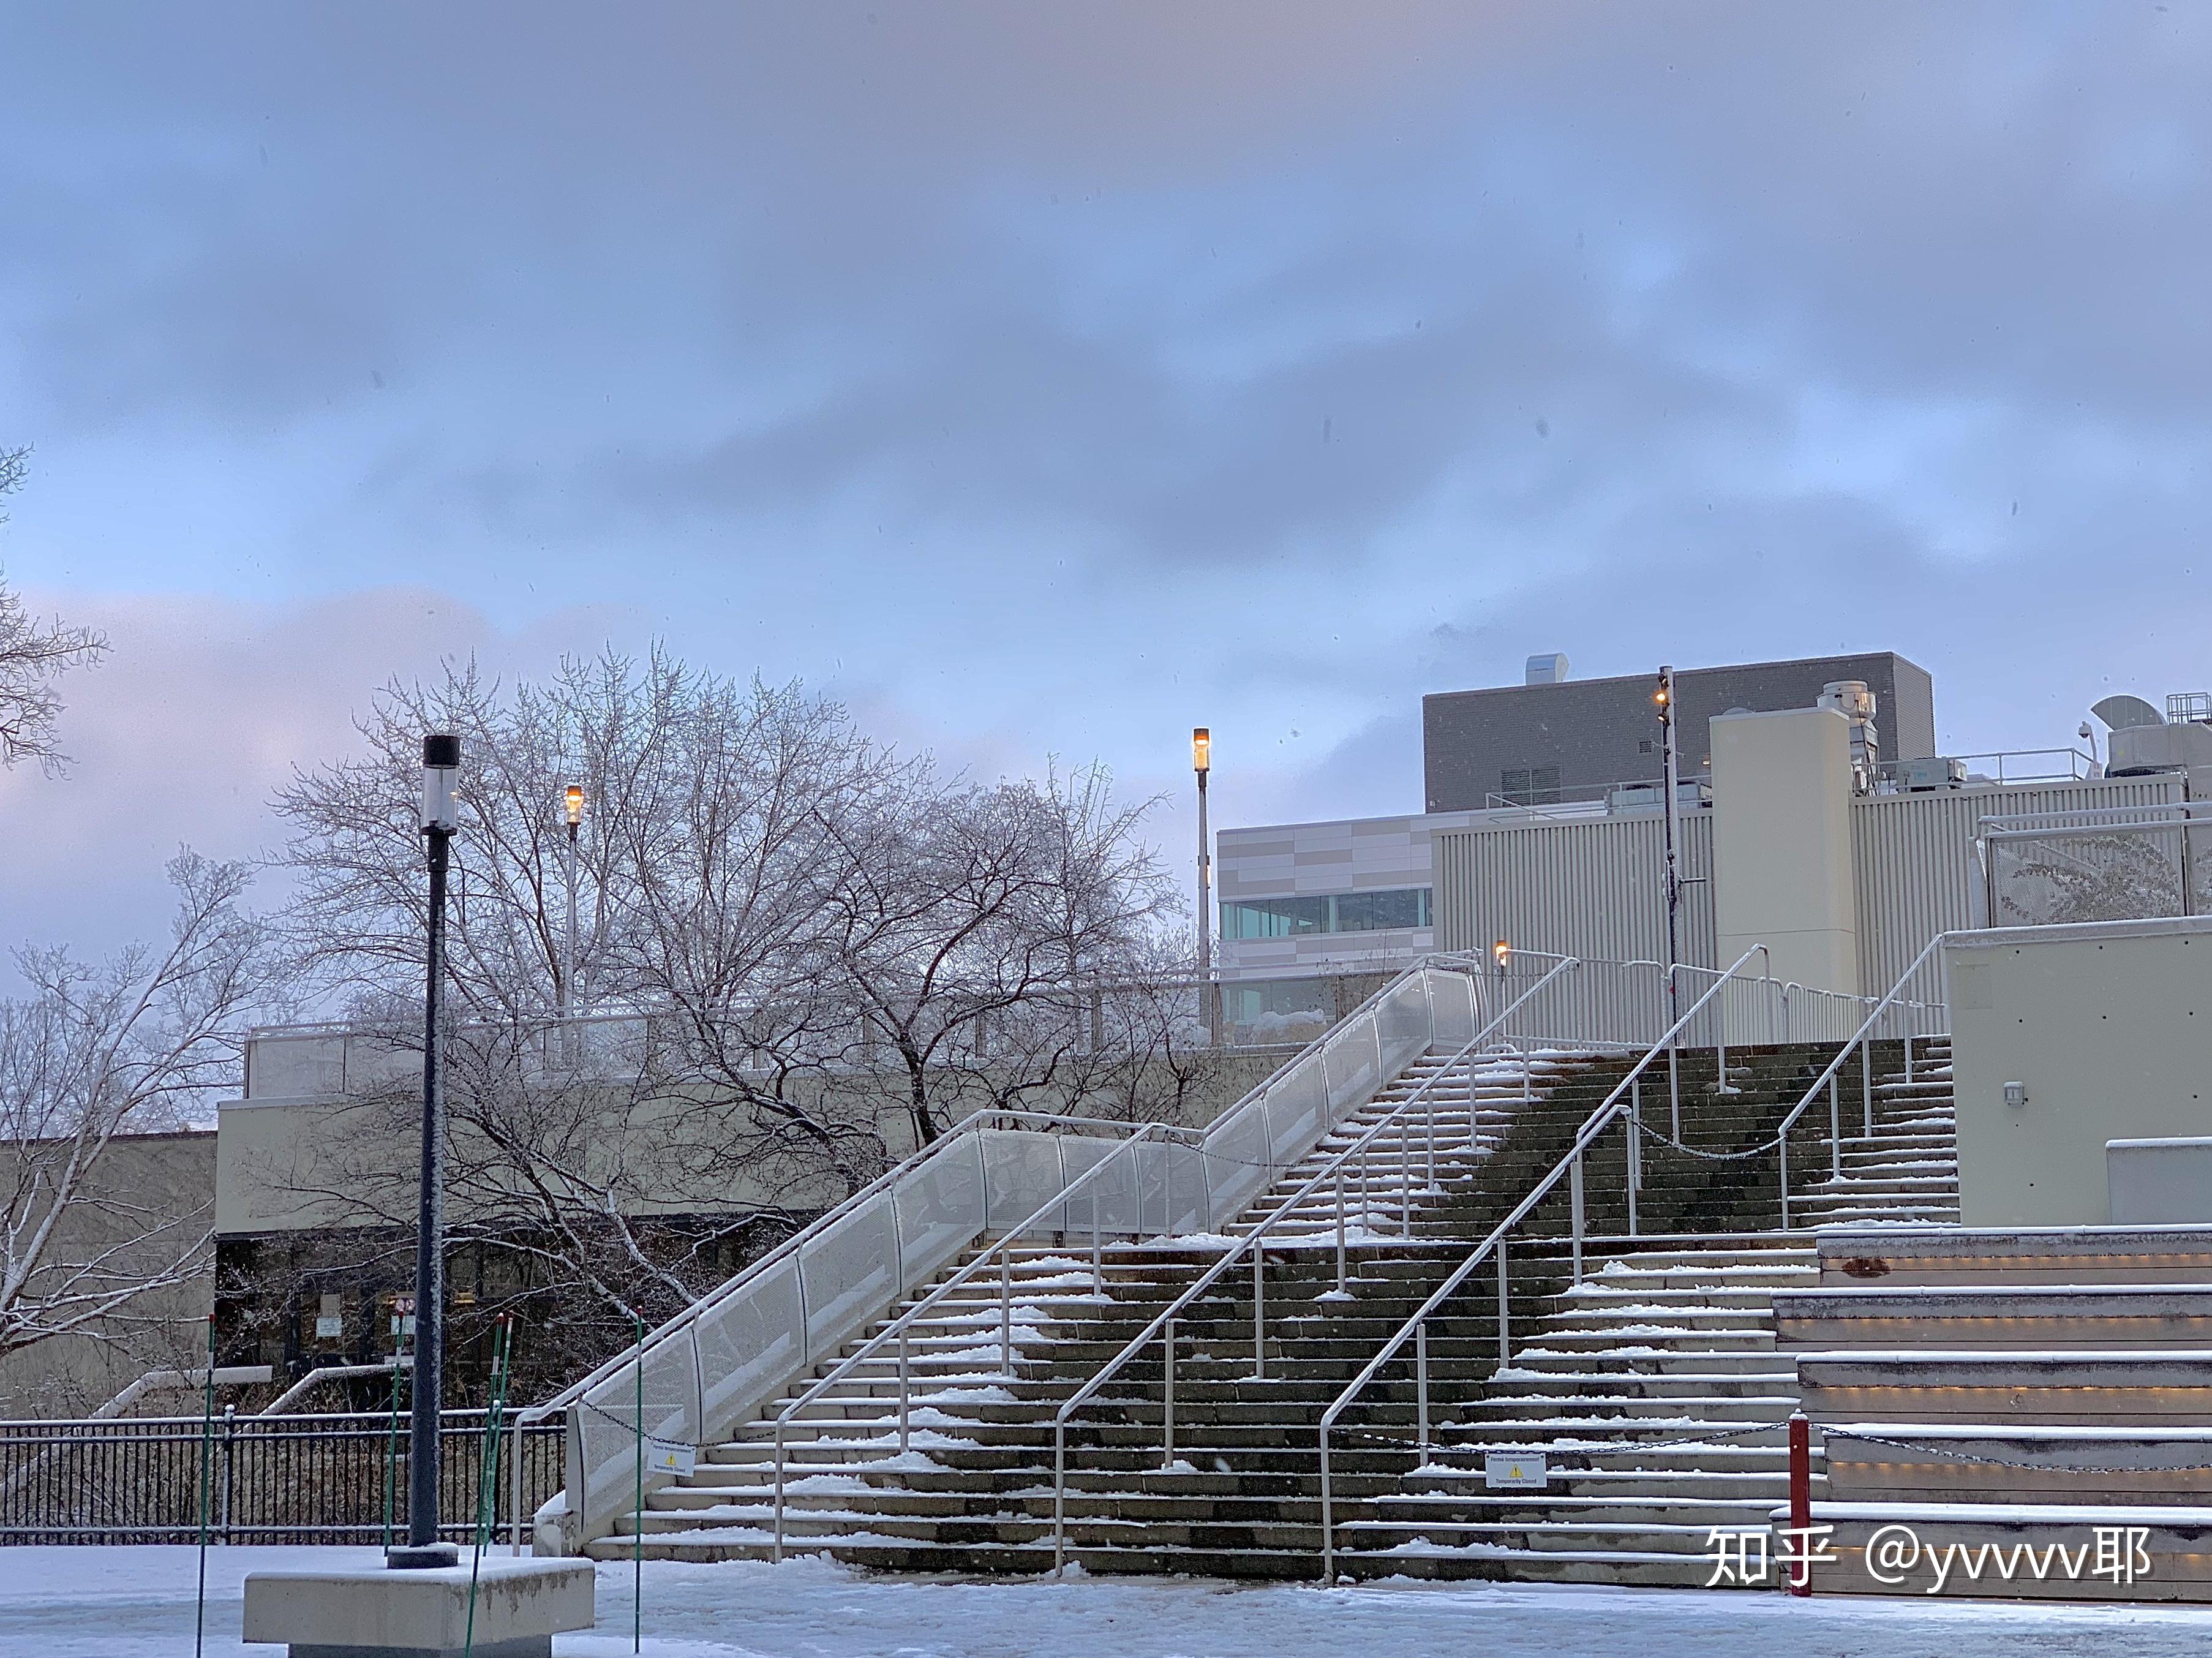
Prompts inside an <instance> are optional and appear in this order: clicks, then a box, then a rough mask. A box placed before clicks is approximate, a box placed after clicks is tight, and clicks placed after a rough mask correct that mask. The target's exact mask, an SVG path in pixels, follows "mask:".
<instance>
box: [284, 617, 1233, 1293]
mask: <svg viewBox="0 0 2212 1658" xmlns="http://www.w3.org/2000/svg"><path fill="white" fill-rule="evenodd" d="M360 730H361V732H362V736H363V738H364V739H365V746H366V750H367V752H366V753H365V755H364V756H362V758H361V759H359V760H357V761H353V762H344V763H342V764H337V765H332V766H326V767H323V768H318V769H316V770H314V771H312V772H303V773H301V774H299V775H298V776H296V777H295V780H294V781H293V783H292V784H291V785H290V786H289V787H288V788H287V789H286V790H285V791H284V792H283V794H282V796H281V797H280V799H279V800H278V802H277V810H278V811H279V812H280V813H281V814H282V815H283V817H285V818H286V819H287V820H288V822H289V825H290V828H291V831H292V833H291V838H290V841H289V846H288V847H287V848H286V849H285V851H284V853H283V855H282V859H281V861H282V863H283V865H285V866H286V867H287V868H288V869H289V871H290V872H292V874H293V876H294V878H295V891H296V894H297V897H296V901H295V904H294V905H293V907H292V908H291V910H290V912H289V923H288V925H289V931H290V933H291V936H292V938H293V942H294V944H295V950H296V952H297V958H298V959H299V960H300V961H301V963H302V964H303V968H304V970H305V972H306V975H307V978H308V979H309V980H310V981H313V982H314V983H317V984H319V986H322V987H325V988H327V989H328V990H329V991H331V993H336V994H337V995H338V996H339V997H340V998H341V999H343V1000H345V1001H347V1002H348V1003H349V1005H351V1006H352V1007H353V1009H354V1011H355V1012H356V1015H357V1016H358V1017H361V1018H362V1019H363V1020H365V1021H367V1022H368V1023H370V1024H371V1025H373V1026H375V1027H378V1028H381V1029H386V1030H387V1031H388V1032H389V1037H388V1041H389V1042H390V1044H391V1046H392V1049H393V1051H394V1052H399V1051H402V1050H404V1049H405V1048H408V1047H409V1046H410V1045H415V1044H418V1043H419V1037H417V1036H415V1035H410V1031H409V1018H410V1015H409V1013H408V1012H407V1010H408V1009H409V1008H410V1007H413V1006H418V1005H419V996H420V987H419V985H418V983H417V975H419V973H420V971H421V969H420V962H421V949H422V945H421V938H422V925H423V919H424V918H423V914H422V902H423V893H424V882H423V879H422V861H421V860H422V852H421V846H420V837H419V835H418V834H417V832H416V795H417V793H418V791H419V761H418V756H419V753H420V741H421V737H422V733H423V732H426V731H436V730H452V731H456V732H459V733H460V735H461V737H462V741H463V749H464V754H465V758H466V763H465V767H464V772H463V778H462V786H461V802H460V804H461V820H462V821H461V824H460V827H459V830H458V832H457V834H456V836H455V840H454V843H453V844H454V854H455V861H456V865H457V868H458V870H459V874H458V875H457V877H456V879H455V883H454V885H455V891H456V895H457V896H456V902H455V906H454V909H453V914H452V918H451V922H450V926H451V948H450V961H451V963H452V966H451V971H452V973H453V996H452V998H451V1005H453V1008H454V1010H455V1013H454V1017H455V1022H456V1023H455V1026H454V1034H453V1037H452V1038H451V1039H450V1040H451V1042H452V1043H453V1051H454V1053H455V1054H456V1059H455V1061H454V1063H453V1066H451V1067H450V1068H449V1072H448V1090H447V1097H448V1102H449V1106H450V1108H451V1110H452V1112H453V1125H454V1132H453V1141H452V1151H451V1156H452V1159H453V1161H452V1164H451V1173H450V1176H449V1179H450V1183H451V1185H452V1187H453V1191H454V1193H455V1202H454V1209H453V1214H454V1224H455V1226H456V1236H461V1237H467V1236H477V1237H482V1238H485V1239H491V1238H494V1237H497V1238H500V1239H501V1240H504V1241H505V1242H507V1244H508V1245H509V1246H510V1247H511V1248H513V1250H515V1251H516V1252H518V1253H519V1254H520V1255H521V1256H522V1257H524V1258H526V1259H528V1260H532V1261H534V1262H535V1263H536V1266H535V1268H534V1271H535V1274H536V1278H535V1281H536V1284H538V1286H539V1287H543V1286H544V1285H545V1284H548V1283H556V1284H564V1285H566V1286H567V1287H568V1288H569V1289H571V1290H574V1291H580V1292H581V1294H580V1296H579V1297H577V1298H576V1299H577V1305H578V1306H579V1307H580V1309H586V1310H581V1311H579V1313H578V1314H577V1316H578V1317H579V1318H580V1319H585V1320H586V1321H589V1320H591V1319H600V1320H605V1319H610V1318H618V1319H620V1320H623V1321H626V1320H627V1318H628V1317H629V1316H630V1315H633V1314H637V1313H643V1314H645V1315H654V1314H657V1313H658V1312H659V1311H661V1310H665V1309H666V1308H667V1307H668V1306H669V1305H670V1304H671V1303H673V1304H679V1305H680V1304H681V1303H682V1302H683V1301H684V1300H688V1299H689V1298H690V1297H692V1296H695V1295H696V1294H697V1293H698V1292H699V1291H701V1290H702V1289H703V1288H705V1287H707V1286H708V1284H712V1283H713V1282H715V1281H719V1279H720V1277H722V1276H724V1275H726V1272H727V1270H728V1269H729V1267H730V1266H731V1265H732V1260H731V1258H730V1255H729V1248H730V1246H731V1243H732V1240H733V1239H751V1240H758V1239H761V1238H764V1237H767V1236H775V1235H780V1234H781V1233H783V1232H787V1231H788V1230H791V1229H792V1228H793V1227H794V1226H796V1225H798V1224H801V1223H802V1222H803V1220H804V1219H805V1217H806V1214H807V1213H808V1212H810V1211H811V1210H814V1209H818V1208H819V1207H820V1206H823V1204H825V1203H827V1202H829V1201H831V1200H833V1199H835V1198H836V1197H837V1196H840V1195H842V1194H843V1193H848V1192H850V1191H852V1190H854V1189H856V1188H857V1187H859V1186H860V1185H861V1184H863V1183H865V1182H866V1181H867V1180H869V1179H871V1178H872V1177H873V1176H874V1175H877V1174H878V1173H879V1172H880V1171H881V1170H882V1169H883V1168H884V1166H885V1164H886V1161H887V1159H888V1158H889V1157H890V1156H891V1155H892V1151H893V1147H892V1146H891V1145H890V1138H891V1136H890V1133H888V1132H887V1130H889V1129H896V1130H897V1131H899V1132H898V1133H897V1136H896V1138H897V1139H901V1140H903V1139H906V1138H907V1137H908V1136H907V1133H906V1132H905V1131H906V1127H907V1126H908V1125H911V1130H912V1134H913V1135H914V1137H915V1138H917V1139H931V1138H933V1137H934V1136H936V1135H937V1134H939V1133H941V1132H942V1130H943V1128H944V1127H945V1125H946V1124H947V1123H949V1122H950V1121H952V1120H953V1119H954V1118H956V1117H957V1116H958V1115H960V1114H963V1113H964V1112H966V1111H968V1110H970V1109H974V1108H981V1107H984V1106H989V1105H1000V1106H1006V1105H1036V1106H1040V1107H1050V1108H1058V1107H1062V1106H1065V1105H1066V1104H1068V1103H1071V1102H1077V1101H1083V1100H1088V1101H1090V1102H1092V1104H1093V1106H1094V1107H1098V1102H1109V1103H1108V1104H1107V1105H1106V1106H1104V1107H1102V1108H1111V1109H1113V1110H1115V1114H1129V1115H1135V1114H1145V1103H1146V1097H1147V1093H1148V1090H1149V1089H1150V1088H1152V1086H1155V1085H1158V1086H1159V1087H1161V1088H1162V1089H1164V1091H1165V1093H1166V1095H1167V1096H1169V1099H1170V1104H1171V1105H1180V1104H1181V1103H1182V1102H1184V1101H1185V1100H1187V1099H1188V1098H1189V1097H1190V1096H1191V1095H1192V1092H1193V1089H1192V1083H1193V1079H1194V1077H1195V1076H1196V1074H1197V1071H1198V1066H1197V1063H1196V1055H1197V1054H1198V1052H1199V1050H1198V1048H1196V1046H1195V1045H1194V1044H1195V1043H1196V1042H1202V1035H1200V1036H1198V1037H1194V1035H1193V1032H1194V1029H1197V1026H1196V1024H1195V1021H1194V1015H1195V1011H1196V999H1195V997H1194V995H1193V994H1192V993H1190V990H1189V986H1188V963H1187V962H1183V961H1181V960H1180V959H1179V958H1178V957H1173V956H1171V954H1170V945H1169V944H1168V943H1167V939H1168V938H1169V936H1170V935H1169V933H1167V932H1164V930H1163V927H1162V926H1161V925H1160V923H1162V922H1163V921H1164V919H1165V918H1167V917H1168V916H1169V915H1170V912H1171V910H1172V907H1173V905H1174V902H1175V898H1174V895H1173V892H1172V890H1171V886H1170V883H1169V882H1168V881H1167V880H1166V879H1165V878H1164V875H1163V874H1162V873H1161V872H1160V871H1159V870H1158V867H1157V865H1156V864H1155V863H1154V861H1153V860H1152V854H1151V853H1150V852H1149V851H1148V850H1147V849H1146V848H1145V847H1143V845H1142V844H1141V842H1140V841H1139V837H1138V833H1137V831H1138V829H1139V825H1140V823H1141V820H1142V817H1143V814H1144V811H1145V808H1144V807H1142V806H1135V807H1127V806H1123V805H1120V804H1118V803H1116V802H1115V799H1114V798H1113V795H1112V791H1111V788H1110V785H1109V779H1108V778H1107V776H1106V774H1104V773H1103V771H1100V770H1095V769H1094V770H1090V771H1085V772H1079V773H1077V774H1074V775H1073V776H1061V775H1057V774H1055V775H1054V776H1050V777H1048V778H1047V779H1046V780H1045V781H1044V782H1042V783H1030V782H1013V783H1003V784H998V785H993V786H981V785H975V784H972V783H969V782H967V781H965V780H959V779H952V780H944V779H940V778H939V776H938V774H936V773H935V772H934V770H933V768H931V766H930V765H929V764H928V763H927V761H925V760H919V759H909V758H902V757H901V756H896V755H894V754H891V753H889V752H887V751H885V750H882V749H880V748H878V747H877V746H876V745H874V744H871V743H870V742H869V741H868V740H867V739H866V737H865V736H864V735H863V734H862V733H861V732H859V731H857V730H856V729H855V728H854V726H853V724H852V722H851V721H850V720H849V719H848V717H847V715H846V714H845V713H844V711H843V710H842V708H838V707H837V706H836V705H835V704H834V703H830V702H828V701H823V700H821V699H818V698H814V697H811V696H808V695H805V694H804V693H802V692H801V691H800V690H799V689H798V688H796V687H781V688H776V687H769V686H764V685H762V684H759V683H751V684H744V683H732V682H730V681H726V680H722V679H720V678H717V677H714V676H711V675H704V674H700V673H696V672H695V671H690V670H688V669H686V668H684V666H683V665H681V664H680V663H677V662H675V661H673V660H671V659H668V658H666V657H665V656H664V655H661V654H659V653H656V654H655V655H654V656H653V657H652V658H651V659H649V660H647V661H646V662H643V663H638V662H635V661H632V660H629V659H625V658H622V657H619V656H614V655H609V656H606V657H603V658H601V659H598V660H596V661H592V662H586V663H570V664H568V665H564V667H563V668H562V671H560V672H559V673H558V674H557V675H556V676H555V677H554V678H553V679H552V680H551V681H550V682H549V683H544V684H542V685H532V684H519V685H516V686H513V688H511V689H501V688H500V687H497V686H495V685H491V684H489V683H486V682H484V681H483V679H482V678H481V677H479V676H477V673H476V672H475V671H473V670H472V669H471V668H466V667H459V668H455V669H453V670H451V671H449V672H448V673H447V677H445V678H444V680H443V681H442V682H440V683H435V684H432V685H429V686H419V685H394V686H392V687H390V688H388V689H386V692H385V693H384V694H383V695H382V696H381V697H380V699H379V701H378V702H377V705H376V706H375V708H374V709H373V710H372V711H371V712H370V714H368V715H367V716H366V717H365V718H363V719H362V720H361V721H360ZM570 781H577V782H580V783H582V784H583V785H584V786H586V789H587V790H588V792H589V795H590V811H589V815H588V816H587V817H586V822H585V825H584V829H583V833H582V836H581V840H580V884H581V887H582V890H581V892H580V904H579V913H580V926H579V932H580V937H579V938H578V939H577V940H576V951H575V953H576V960H577V964H578V966H577V980H578V983H577V986H576V987H575V998H574V1000H575V1004H576V1005H577V1006H578V1007H579V1008H580V1009H581V1010H583V1011H582V1013H581V1015H580V1017H574V1018H572V1019H569V1020H567V1021H564V1020H563V1019H562V1017H561V1014H560V1011H559V1007H560V1002H561V998H560V995H559V990H560V977H561V974H562V961H563V959H564V956H565V950H564V945H565V944H566V939H565V936H564V934H565V927H566V923H565V919H564V917H565V908H566V905H565V898H566V894H565V891H564V890H563V885H562V880H563V876H562V851H563V847H562V838H563V829H562V823H561V819H560V814H559V801H560V796H561V790H562V786H564V785H565V784H566V783H568V782H570ZM1178 948H1179V946H1178ZM1139 1044H1141V1045H1142V1047H1143V1052H1142V1054H1138V1053H1137V1052H1136V1051H1135V1050H1136V1048H1137V1047H1138V1045H1139ZM1162 1054H1164V1055H1165V1058H1164V1061H1163V1060H1162V1059H1161V1058H1160V1055H1162ZM410 1108H411V1102H410V1098H409V1096H408V1094H407V1091H406V1089H405V1088H404V1086H397V1085H396V1086H395V1087H394V1089H393V1090H391V1097H390V1099H389V1100H388V1101H387V1102H386V1105H385V1106H384V1107H383V1108H382V1109H383V1112H384V1115H383V1117H380V1116H379V1115H378V1114H377V1112H376V1110H375V1109H372V1108H369V1107H368V1103H367V1102H364V1104H363V1108H362V1109H361V1110H359V1111H356V1112H354V1113H350V1114H349V1119H350V1121H351V1124H352V1126H351V1127H349V1128H348V1129H346V1130H344V1131H343V1132H337V1131H334V1132H333V1133H332V1134H331V1135H327V1136H324V1137H321V1143H320V1144H319V1145H317V1146H315V1147H313V1148H312V1150H313V1152H314V1154H315V1155H314V1156H313V1157H307V1158H306V1159H304V1160H303V1166H302V1167H301V1169H298V1170H296V1171H293V1172H291V1173H290V1174H289V1175H285V1176H284V1177H283V1178H285V1179H286V1180H287V1181H289V1182H290V1183H292V1184H293V1185H294V1186H295V1188H296V1189H298V1190H300V1191H301V1192H302V1193H310V1194H312V1195H313V1197H314V1198H315V1199H317V1200H318V1201H319V1202H323V1203H342V1204H349V1205H350V1206H351V1207H352V1209H353V1211H354V1212H356V1213H357V1214H359V1215H360V1216H362V1218H364V1219H365V1220H373V1221H376V1222H380V1223H383V1222H388V1223H389V1224H390V1225H391V1226H392V1227H399V1226H402V1225H404V1223H405V1218H406V1216H407V1213H408V1209H407V1199H406V1195H405V1192H404V1189H403V1188H402V1187H399V1186H398V1185H396V1184H393V1183H392V1182H391V1181H386V1183H385V1185H384V1186H380V1185H379V1184H378V1181H377V1179H376V1177H375V1174H374V1169H375V1168H376V1166H377V1165H378V1159H380V1158H381V1159H384V1160H385V1161H386V1162H388V1161H389V1158H390V1151H389V1147H390V1146H391V1145H392V1143H393V1139H394V1135H395V1132H396V1130H397V1129H398V1127H402V1126H404V1117H405V1115H406V1114H407V1112H408V1111H409V1110H410ZM386 1119H388V1121H386ZM310 1165H312V1166H310ZM386 1187H389V1189H386ZM518 1292H519V1291H518ZM482 1305H483V1303H482V1301H481V1300H480V1302H479V1306H480V1307H481V1306H482ZM591 1309H596V1310H591Z"/></svg>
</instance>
